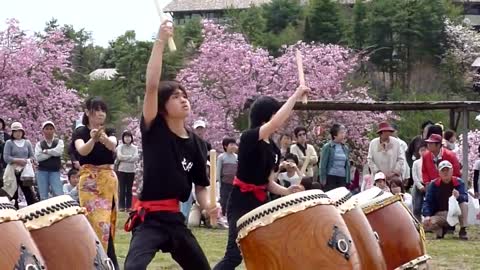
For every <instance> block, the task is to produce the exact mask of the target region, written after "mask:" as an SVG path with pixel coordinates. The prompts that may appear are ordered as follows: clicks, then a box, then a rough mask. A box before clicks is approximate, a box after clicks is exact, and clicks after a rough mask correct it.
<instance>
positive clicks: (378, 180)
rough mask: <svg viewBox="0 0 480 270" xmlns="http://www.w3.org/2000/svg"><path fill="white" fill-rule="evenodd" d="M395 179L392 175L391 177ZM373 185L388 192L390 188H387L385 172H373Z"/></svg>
mask: <svg viewBox="0 0 480 270" xmlns="http://www.w3.org/2000/svg"><path fill="white" fill-rule="evenodd" d="M394 178H395V179H396V177H392V179H394ZM374 181H375V186H376V187H378V188H379V189H381V190H383V191H385V192H390V188H388V185H387V179H386V177H385V174H384V173H383V172H378V173H376V174H375V178H374Z"/></svg>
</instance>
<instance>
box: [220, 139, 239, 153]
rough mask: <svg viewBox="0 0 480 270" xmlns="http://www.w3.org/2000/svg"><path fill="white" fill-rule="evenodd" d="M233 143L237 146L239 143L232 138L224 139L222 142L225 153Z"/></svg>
mask: <svg viewBox="0 0 480 270" xmlns="http://www.w3.org/2000/svg"><path fill="white" fill-rule="evenodd" d="M231 143H234V144H236V143H237V141H236V140H235V139H234V138H231V137H227V138H223V140H222V146H223V150H224V151H227V147H228V145H229V144H231Z"/></svg>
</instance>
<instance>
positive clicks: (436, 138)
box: [422, 133, 462, 185]
mask: <svg viewBox="0 0 480 270" xmlns="http://www.w3.org/2000/svg"><path fill="white" fill-rule="evenodd" d="M442 139H443V138H442V136H441V135H439V134H435V133H434V134H432V135H430V137H429V138H428V140H426V141H425V142H426V143H427V149H428V151H427V152H425V154H424V155H423V157H422V159H423V161H422V178H423V183H424V184H425V185H428V183H430V182H431V181H432V180H434V179H437V178H438V176H439V174H438V167H439V164H440V162H441V161H443V160H448V161H449V162H450V163H451V164H452V165H453V176H455V177H461V176H462V173H461V172H460V162H459V161H458V158H457V155H455V153H453V152H452V151H450V150H448V149H446V148H444V147H442Z"/></svg>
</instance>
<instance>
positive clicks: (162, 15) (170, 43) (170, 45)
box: [153, 0, 177, 52]
mask: <svg viewBox="0 0 480 270" xmlns="http://www.w3.org/2000/svg"><path fill="white" fill-rule="evenodd" d="M158 1H159V0H153V2H154V3H155V7H156V8H157V13H158V16H159V17H160V22H161V23H163V22H164V21H167V20H168V18H167V16H165V13H163V10H162V8H160V3H158ZM168 49H170V51H171V52H174V51H176V50H177V46H175V41H174V40H173V38H172V37H170V38H169V39H168Z"/></svg>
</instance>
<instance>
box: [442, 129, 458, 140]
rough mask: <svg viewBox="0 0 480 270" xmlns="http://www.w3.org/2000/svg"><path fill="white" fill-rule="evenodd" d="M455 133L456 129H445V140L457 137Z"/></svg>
mask: <svg viewBox="0 0 480 270" xmlns="http://www.w3.org/2000/svg"><path fill="white" fill-rule="evenodd" d="M455 135H456V134H455V131H453V130H450V129H449V130H447V131H445V133H444V134H443V138H445V140H447V141H450V139H451V138H452V137H455Z"/></svg>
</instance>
